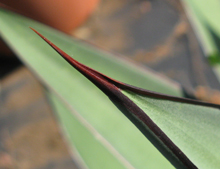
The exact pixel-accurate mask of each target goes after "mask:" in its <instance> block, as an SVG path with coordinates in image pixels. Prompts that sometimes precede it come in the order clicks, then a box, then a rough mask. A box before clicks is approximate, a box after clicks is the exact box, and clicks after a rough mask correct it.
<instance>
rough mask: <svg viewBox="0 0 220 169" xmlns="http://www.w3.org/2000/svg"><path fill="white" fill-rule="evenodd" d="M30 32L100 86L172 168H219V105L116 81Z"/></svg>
mask: <svg viewBox="0 0 220 169" xmlns="http://www.w3.org/2000/svg"><path fill="white" fill-rule="evenodd" d="M33 30H34V29H33ZM34 31H35V32H36V33H37V34H38V35H39V36H41V37H42V38H43V39H44V40H45V41H46V42H47V43H48V44H49V45H50V46H51V47H53V48H54V49H55V50H56V51H57V52H58V53H59V54H60V55H61V56H62V57H63V58H64V59H65V60H66V61H68V62H69V63H70V64H71V65H72V66H73V67H75V68H76V69H77V70H78V71H79V72H81V73H82V74H83V75H84V76H86V77H87V78H88V79H89V80H90V81H92V82H93V83H94V84H95V85H96V86H97V87H98V88H99V89H101V90H102V91H103V92H104V93H105V94H106V95H107V96H108V97H109V98H110V100H112V102H113V103H114V104H115V105H116V106H117V107H118V108H119V109H120V110H121V111H122V112H123V113H124V114H125V115H126V116H127V117H128V118H129V119H130V120H131V121H132V122H133V123H134V124H135V125H136V126H137V127H138V128H139V129H140V131H141V132H142V133H143V134H144V135H145V136H146V137H147V138H148V139H149V140H150V141H151V142H152V144H154V145H155V146H156V147H157V148H158V149H159V150H160V151H161V153H163V154H164V155H165V156H166V157H167V159H168V160H170V162H171V163H172V164H173V165H174V166H175V167H177V168H182V167H184V166H185V167H187V168H219V167H220V163H219V161H220V151H217V149H218V147H219V146H220V142H219V139H220V123H219V120H220V110H219V107H220V106H219V105H215V104H210V103H205V102H199V101H195V100H190V99H184V98H178V97H174V96H168V95H163V94H159V93H154V92H151V91H148V90H144V89H140V88H137V87H134V86H130V85H127V84H125V83H122V82H119V81H116V80H114V79H111V78H109V77H107V76H105V75H103V74H101V73H99V72H97V71H96V70H94V69H91V68H89V67H87V66H85V65H83V64H81V63H79V62H77V61H76V60H74V59H73V58H72V57H70V56H69V55H68V54H66V53H65V52H63V51H62V50H61V49H60V48H58V47H57V46H56V45H54V44H53V43H52V42H50V41H49V40H48V39H46V38H45V37H44V36H42V35H41V34H40V33H38V32H37V31H36V30H34Z"/></svg>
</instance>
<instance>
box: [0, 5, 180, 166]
mask: <svg viewBox="0 0 220 169" xmlns="http://www.w3.org/2000/svg"><path fill="white" fill-rule="evenodd" d="M29 26H31V27H34V28H36V29H37V30H39V31H40V32H41V33H43V34H44V35H45V36H46V37H48V38H49V39H51V40H52V41H53V42H55V43H56V44H58V45H59V46H60V47H62V49H64V50H65V51H67V52H68V53H69V54H71V55H74V57H75V58H77V60H79V61H80V62H82V63H84V64H86V65H89V66H90V67H92V68H95V69H97V70H99V71H101V72H103V73H105V74H107V75H108V76H111V77H113V78H115V79H118V80H120V81H123V82H126V83H129V84H132V85H136V86H138V87H142V88H147V89H150V90H153V91H158V92H162V93H166V94H171V95H175V96H182V91H181V88H180V87H179V86H178V85H176V84H173V83H169V82H166V81H165V80H164V79H163V78H161V77H158V76H157V75H155V73H151V72H149V71H146V70H143V69H140V68H139V67H137V66H135V65H134V64H131V63H129V62H127V61H125V60H122V59H118V58H116V57H114V56H112V55H111V54H109V53H107V52H103V51H101V50H98V49H97V48H94V47H92V46H91V45H88V44H85V43H83V42H80V41H79V40H76V39H73V38H72V37H70V36H67V35H65V34H63V33H61V32H58V31H56V30H54V29H52V28H49V27H47V26H45V25H42V24H40V23H37V22H36V21H33V20H30V19H27V18H25V17H21V16H19V15H17V14H14V13H11V12H8V11H5V10H2V9H1V10H0V35H1V38H2V39H3V40H4V41H5V42H6V43H7V44H8V46H9V47H10V48H11V49H12V50H13V51H14V52H15V53H16V55H17V56H19V58H20V59H21V60H22V61H23V62H24V63H25V64H26V65H27V66H28V67H29V68H30V69H31V70H32V71H33V72H34V73H35V74H36V75H37V77H38V78H39V79H40V80H41V82H43V84H44V85H45V86H46V87H47V88H48V89H49V90H50V93H52V95H53V96H54V93H55V96H56V97H58V98H55V100H56V101H53V102H54V103H56V104H55V107H56V108H57V110H59V111H57V114H58V117H59V119H60V121H61V125H62V126H63V128H64V131H65V132H66V134H67V136H68V139H69V140H70V145H71V146H72V147H75V149H76V151H77V152H78V154H79V156H80V158H81V159H82V161H83V163H84V164H85V166H87V167H88V168H94V169H97V168H109V169H112V168H136V169H145V168H166V169H168V168H173V166H172V165H171V164H170V163H169V161H167V160H166V158H164V156H163V155H161V153H160V152H158V150H157V149H156V148H155V147H154V146H153V145H152V144H151V143H150V142H149V141H148V140H147V139H146V138H145V137H144V136H143V135H142V133H140V132H139V130H138V129H137V128H136V127H135V126H134V125H133V124H132V123H131V122H130V121H129V120H128V119H127V118H126V117H124V115H123V114H122V113H121V112H120V111H119V110H118V109H117V108H116V107H115V106H114V105H113V104H112V103H111V102H109V99H108V98H107V97H106V96H105V95H104V94H103V93H102V92H101V91H100V90H99V89H98V88H97V87H95V86H94V85H93V84H92V83H90V82H88V80H87V79H85V78H84V77H83V76H82V75H81V74H80V73H78V72H77V71H75V70H74V69H73V68H72V67H71V66H70V65H69V64H68V63H66V61H65V60H63V59H62V58H61V57H60V56H59V55H58V54H57V53H56V52H55V51H54V50H53V49H51V48H50V47H49V46H48V45H45V43H42V40H41V39H40V38H39V37H38V36H36V35H35V34H34V33H33V31H32V30H30V29H29ZM71 119H73V120H71ZM74 120H75V121H77V122H78V124H79V125H78V124H76V123H77V122H76V123H74V122H73V121H74ZM76 126H77V127H76ZM76 128H77V129H79V130H75V129H76ZM77 131H80V132H77ZM85 139H87V140H85ZM90 139H91V142H90ZM93 147H97V149H96V148H93ZM88 154H93V155H88ZM105 161H106V162H105ZM158 161H159V162H158Z"/></svg>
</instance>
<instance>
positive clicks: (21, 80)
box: [0, 0, 220, 169]
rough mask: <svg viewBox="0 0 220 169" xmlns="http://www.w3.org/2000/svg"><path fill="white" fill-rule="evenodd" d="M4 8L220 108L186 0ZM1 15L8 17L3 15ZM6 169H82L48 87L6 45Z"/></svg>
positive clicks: (45, 1)
mask: <svg viewBox="0 0 220 169" xmlns="http://www.w3.org/2000/svg"><path fill="white" fill-rule="evenodd" d="M0 6H1V7H2V8H6V9H9V10H12V11H14V12H17V13H20V14H22V15H25V16H28V17H30V18H33V19H35V20H37V21H40V22H42V23H45V24H47V25H49V26H52V27H54V28H56V29H58V30H60V31H63V32H65V33H66V34H69V35H71V36H73V37H76V38H79V39H82V40H85V41H86V42H88V43H91V44H93V45H95V46H98V47H99V48H102V49H104V50H106V51H109V52H111V53H114V54H115V55H117V56H118V57H122V58H128V59H129V60H132V62H134V63H136V64H138V65H141V66H144V67H147V68H151V69H153V70H155V71H157V72H159V73H160V74H162V75H163V76H166V77H168V78H170V79H172V80H173V81H176V82H178V83H179V84H180V85H181V86H182V88H183V89H184V91H185V92H186V95H188V96H189V95H190V96H192V97H195V98H197V99H201V100H205V101H208V102H212V103H220V99H219V98H220V97H219V96H220V93H219V90H220V85H219V81H218V78H217V76H216V75H215V73H214V72H213V68H212V67H211V66H210V63H209V61H208V58H207V52H206V51H205V50H204V48H203V46H202V42H201V39H200V38H199V37H198V34H197V29H196V27H195V26H193V23H192V20H191V17H190V16H189V13H188V10H187V9H188V8H187V7H186V4H185V3H184V1H180V0H120V1H118V0H62V1H59V0H57V1H55V0H39V1H30V0H23V1H13V0H0ZM0 17H1V16H0ZM0 168H2V169H3V168H4V169H11V168H19V169H51V168H53V169H58V168H65V169H68V168H71V169H72V168H79V167H78V166H77V163H76V162H74V160H72V158H71V156H70V153H69V152H68V147H67V144H65V141H64V139H63V138H62V134H61V133H60V129H59V125H57V123H56V117H55V116H54V114H53V110H52V108H51V107H50V104H49V102H48V100H47V97H46V96H45V95H44V92H43V86H42V84H41V83H39V82H38V80H37V79H36V78H35V76H34V75H33V74H32V73H31V72H30V71H29V70H28V69H27V68H26V67H25V66H24V65H23V63H22V62H21V61H20V60H19V59H18V58H17V56H16V55H15V54H14V53H13V52H12V51H11V50H10V49H9V48H8V47H7V45H6V44H5V43H4V42H3V40H0Z"/></svg>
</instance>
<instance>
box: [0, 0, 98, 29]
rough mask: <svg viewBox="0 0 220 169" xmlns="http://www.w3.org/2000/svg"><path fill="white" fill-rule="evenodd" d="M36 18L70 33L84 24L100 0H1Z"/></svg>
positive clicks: (0, 0)
mask: <svg viewBox="0 0 220 169" xmlns="http://www.w3.org/2000/svg"><path fill="white" fill-rule="evenodd" d="M0 2H1V3H3V4H5V5H7V6H9V7H11V8H13V9H15V10H16V11H18V12H20V13H22V14H24V15H26V16H28V17H31V18H33V19H35V20H38V21H40V22H43V23H45V24H47V25H50V26H52V27H54V28H56V29H59V30H61V31H63V32H66V33H69V32H70V31H72V30H73V29H74V28H76V27H78V26H79V25H80V24H82V23H83V22H84V21H85V20H86V19H87V17H88V16H89V15H90V14H91V13H92V11H93V10H94V9H95V7H96V6H97V4H98V2H99V0H16V1H15V0H0Z"/></svg>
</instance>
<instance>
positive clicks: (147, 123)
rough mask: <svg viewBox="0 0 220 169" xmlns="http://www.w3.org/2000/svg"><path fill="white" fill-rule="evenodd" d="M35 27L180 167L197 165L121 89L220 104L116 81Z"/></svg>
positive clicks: (203, 103)
mask: <svg viewBox="0 0 220 169" xmlns="http://www.w3.org/2000/svg"><path fill="white" fill-rule="evenodd" d="M31 29H32V30H33V31H34V32H36V33H37V34H38V35H39V36H40V37H41V38H42V39H43V40H45V41H46V42H47V43H48V44H49V45H50V46H51V47H52V48H53V49H55V50H56V51H57V52H58V53H59V54H60V55H61V56H62V57H63V58H64V59H65V60H66V61H67V62H69V64H71V65H72V66H73V67H74V68H75V69H77V70H78V71H79V72H80V73H82V74H83V75H84V76H85V77H87V78H88V79H89V80H90V81H91V82H92V83H93V84H95V85H96V86H97V87H98V88H99V89H100V90H102V91H103V92H104V93H105V94H106V95H107V96H108V97H109V98H110V100H111V101H112V102H113V103H114V104H115V105H116V106H117V107H118V108H119V109H120V110H121V111H122V112H123V113H124V114H125V116H127V117H128V118H129V119H130V120H131V121H132V122H133V123H134V124H135V125H136V127H138V128H139V130H140V131H141V132H142V133H143V134H144V135H145V136H146V137H147V138H148V139H149V140H150V141H151V143H152V144H153V145H154V146H155V147H157V149H158V150H159V151H160V152H161V153H162V154H163V155H164V156H165V157H166V158H167V159H168V160H169V161H170V162H171V163H172V164H173V165H174V166H175V167H176V168H193V169H195V168H197V167H196V166H195V165H194V164H193V163H192V162H191V161H190V160H189V159H188V158H187V156H186V155H185V154H184V153H183V152H182V151H181V150H180V149H179V148H178V147H177V146H176V145H175V144H174V143H173V142H172V141H171V140H170V139H169V138H168V137H167V135H166V134H165V133H164V132H163V131H162V130H161V129H160V128H159V127H158V126H157V125H156V124H155V123H154V122H153V121H152V120H151V119H150V117H149V116H148V115H146V114H145V112H143V110H141V109H140V108H139V107H138V106H137V105H136V104H135V103H134V102H133V101H131V100H130V99H129V98H128V97H127V96H125V95H124V94H123V93H122V92H121V89H125V90H129V91H132V92H135V93H139V94H141V95H146V96H148V97H153V98H158V99H165V100H171V101H176V102H181V103H188V104H194V105H201V106H208V107H213V108H220V105H216V104H211V103H206V102H200V101H197V100H191V99H185V98H180V97H174V96H169V95H164V94H160V93H156V92H152V91H148V90H145V89H141V88H137V87H134V86H131V85H128V84H125V83H122V82H119V81H116V80H114V79H112V78H110V77H107V76H106V75H104V74H102V73H100V72H97V71H96V70H94V69H92V68H89V67H87V66H85V65H83V64H81V63H79V62H78V61H76V60H74V59H73V58H72V57H70V56H69V55H68V54H66V53H65V52H64V51H62V50H61V49H60V48H58V47H57V46H56V45H54V44H53V43H52V42H50V41H49V40H48V39H46V38H45V37H44V36H43V35H41V34H40V33H39V32H37V31H36V30H35V29H33V28H31ZM146 128H147V130H146Z"/></svg>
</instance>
